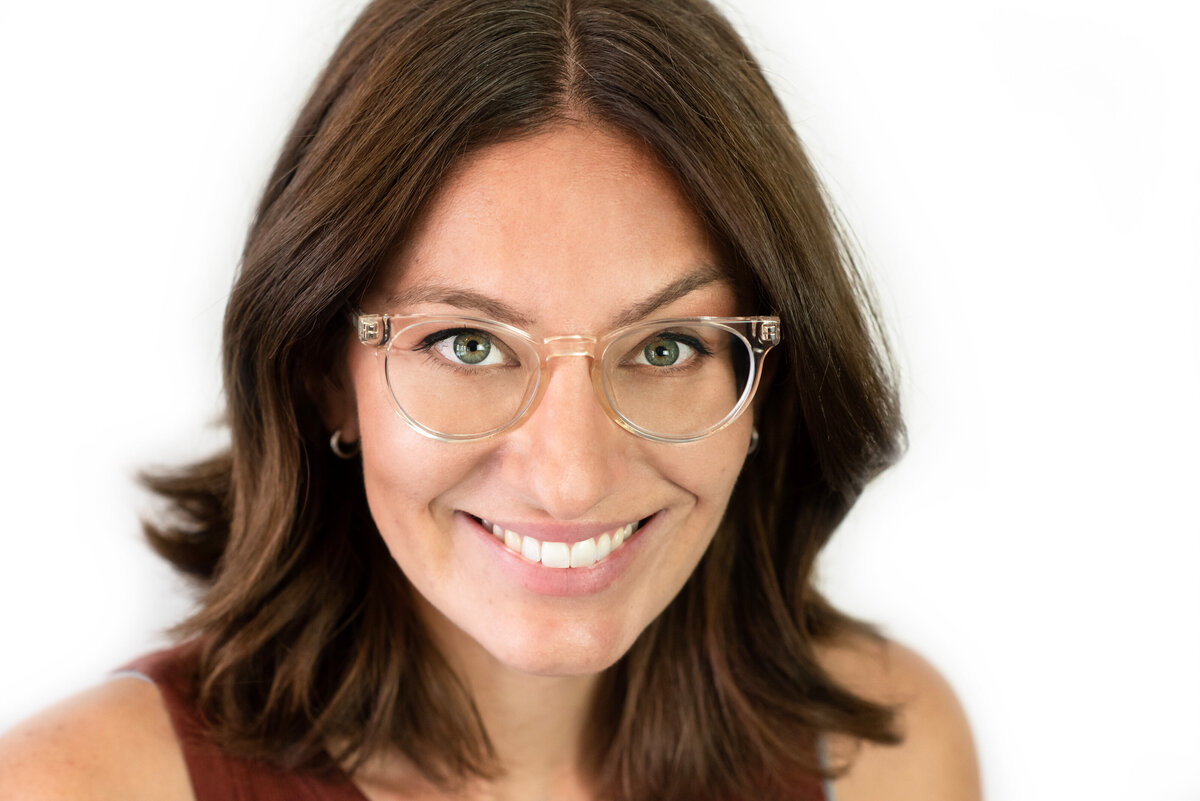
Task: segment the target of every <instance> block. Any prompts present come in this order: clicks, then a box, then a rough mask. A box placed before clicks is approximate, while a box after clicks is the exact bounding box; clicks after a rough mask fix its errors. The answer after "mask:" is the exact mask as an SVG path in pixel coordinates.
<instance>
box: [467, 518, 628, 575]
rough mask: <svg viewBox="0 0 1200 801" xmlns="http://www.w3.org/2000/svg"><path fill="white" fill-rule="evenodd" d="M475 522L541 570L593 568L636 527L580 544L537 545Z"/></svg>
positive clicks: (547, 543)
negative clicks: (537, 565)
mask: <svg viewBox="0 0 1200 801" xmlns="http://www.w3.org/2000/svg"><path fill="white" fill-rule="evenodd" d="M479 522H480V525H482V526H483V527H484V528H485V529H488V530H490V531H491V532H492V535H493V536H494V537H495V538H496V539H498V540H500V541H501V542H503V543H504V547H506V548H508V549H509V550H510V551H512V552H513V553H517V554H520V555H521V556H523V557H525V558H526V559H528V560H529V561H531V562H540V563H541V564H542V565H543V566H544V567H552V568H560V569H561V568H568V567H589V566H591V565H594V564H595V563H596V562H599V561H601V560H602V559H604V558H605V557H607V556H609V555H610V554H611V553H612V552H613V551H615V550H617V549H618V548H620V547H621V546H622V545H624V544H625V540H627V539H629V538H630V537H631V536H633V533H634V532H635V531H637V523H629V524H627V525H624V526H620V527H619V528H616V529H614V530H612V531H606V532H605V533H603V534H601V535H600V536H599V537H592V538H590V539H586V540H583V541H581V542H575V543H567V542H541V541H540V540H538V539H537V538H536V537H530V536H529V535H524V536H522V535H521V534H518V533H517V532H515V531H510V530H509V529H506V528H501V527H500V526H498V525H496V524H495V523H489V522H488V521H487V520H482V519H481V520H480V521H479Z"/></svg>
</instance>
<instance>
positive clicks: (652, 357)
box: [354, 314, 780, 442]
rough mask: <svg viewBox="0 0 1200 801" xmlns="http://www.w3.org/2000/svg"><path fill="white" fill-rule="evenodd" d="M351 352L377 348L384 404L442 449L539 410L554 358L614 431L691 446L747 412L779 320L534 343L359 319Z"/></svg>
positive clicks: (648, 324)
mask: <svg viewBox="0 0 1200 801" xmlns="http://www.w3.org/2000/svg"><path fill="white" fill-rule="evenodd" d="M354 321H355V324H356V328H357V330H358V338H359V341H360V342H362V343H363V344H364V345H373V346H376V347H380V348H383V349H384V350H385V354H384V362H383V364H384V373H385V376H386V378H387V385H388V389H389V390H390V391H391V396H392V404H393V406H395V409H396V411H397V412H398V413H399V414H400V416H401V417H402V418H404V420H405V421H406V422H407V423H408V424H409V425H410V426H412V427H413V428H414V429H416V430H417V431H418V432H420V433H422V434H424V435H425V436H427V437H431V438H433V439H437V440H441V441H444V442H463V441H472V440H481V439H486V438H488V437H494V436H496V435H497V434H500V433H502V432H504V431H507V430H508V429H510V428H513V427H514V426H516V425H518V424H519V423H520V422H521V421H522V420H524V419H525V418H526V417H527V416H528V415H529V414H531V413H532V412H533V410H534V409H535V408H537V404H538V401H539V400H540V399H541V396H542V394H543V393H544V392H545V389H546V385H547V383H548V380H549V373H548V367H549V362H550V360H551V359H555V358H560V357H566V356H585V357H588V358H590V359H591V360H592V367H591V377H592V386H593V388H594V389H595V391H596V396H597V397H598V398H599V400H600V404H601V406H603V407H604V410H605V412H607V414H608V416H609V417H610V418H612V420H613V421H614V422H616V423H617V425H619V426H621V427H622V428H624V429H626V430H628V431H630V432H632V433H634V434H637V435H639V436H642V437H645V438H646V439H649V440H653V441H655V442H694V441H695V440H699V439H703V438H704V437H707V436H709V435H711V434H714V433H716V432H717V431H720V430H721V429H722V428H724V427H726V426H728V425H729V424H730V423H732V422H733V421H734V420H736V419H737V418H738V416H739V415H740V414H741V413H742V412H744V411H745V410H746V408H747V407H748V406H749V405H750V401H751V399H752V398H753V397H754V391H755V389H757V387H758V381H759V376H760V375H761V372H762V362H763V357H764V356H766V354H767V351H769V350H770V349H771V348H773V347H774V346H775V345H776V344H778V343H779V336H780V326H779V318H778V317H678V318H670V319H663V320H650V321H645V322H639V323H634V324H633V325H627V326H623V327H621V328H618V329H616V330H615V331H610V332H609V333H607V334H604V335H603V336H600V337H589V336H580V335H568V336H553V337H546V338H544V339H535V338H533V337H532V336H530V335H529V334H528V333H526V332H525V331H522V330H521V329H519V328H515V327H513V326H511V325H507V324H505V323H500V322H495V321H493V320H482V319H478V318H475V317H454V316H437V315H428V314H399V315H395V314H358V315H356V316H355V317H354Z"/></svg>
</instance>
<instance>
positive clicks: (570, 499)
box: [504, 356, 634, 520]
mask: <svg viewBox="0 0 1200 801" xmlns="http://www.w3.org/2000/svg"><path fill="white" fill-rule="evenodd" d="M545 380H546V381H547V384H546V388H545V391H544V392H543V394H542V396H541V400H540V401H539V403H538V406H537V408H536V409H534V410H533V412H532V413H531V414H530V415H529V417H528V418H527V419H526V420H525V421H524V423H523V424H522V425H521V426H520V427H519V428H517V429H516V430H515V431H513V432H511V433H510V434H509V437H511V445H510V448H509V449H508V453H507V456H506V460H505V465H504V471H505V473H506V476H505V477H506V479H507V481H509V482H511V483H510V486H512V487H513V488H514V490H515V491H516V492H518V493H519V494H521V495H522V496H523V497H524V500H525V501H526V502H527V503H529V504H531V505H532V506H534V507H535V508H538V509H540V510H541V511H544V512H545V513H546V514H547V515H549V516H550V517H553V518H555V519H557V520H578V519H583V518H586V517H588V516H589V513H591V512H593V510H596V509H597V507H598V506H599V505H600V504H601V502H602V501H604V499H605V498H608V497H610V496H611V495H612V494H613V492H614V491H615V490H616V488H617V487H618V486H619V484H620V482H621V480H622V478H623V476H624V475H625V474H626V467H627V453H628V449H629V448H630V447H631V441H632V440H633V439H634V438H633V437H632V436H630V435H629V434H628V433H626V432H625V431H624V430H622V429H621V428H620V427H619V426H618V425H617V424H616V423H614V422H613V421H612V420H611V419H610V418H609V417H608V415H607V414H606V413H605V410H604V408H603V407H602V406H601V405H600V401H599V399H598V398H597V397H596V393H595V391H594V390H593V388H592V380H591V359H590V358H580V357H575V356H572V357H567V358H552V359H549V360H548V369H547V375H546V378H545ZM608 513H609V512H608V511H607V510H602V511H599V512H598V514H601V515H603V514H608Z"/></svg>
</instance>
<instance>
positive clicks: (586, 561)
mask: <svg viewBox="0 0 1200 801" xmlns="http://www.w3.org/2000/svg"><path fill="white" fill-rule="evenodd" d="M595 561H596V540H594V539H590V538H589V539H586V540H582V541H581V542H577V543H575V544H574V545H572V546H571V567H588V566H589V565H592V564H594V563H595Z"/></svg>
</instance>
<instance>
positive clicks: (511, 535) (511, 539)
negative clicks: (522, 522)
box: [504, 529, 521, 553]
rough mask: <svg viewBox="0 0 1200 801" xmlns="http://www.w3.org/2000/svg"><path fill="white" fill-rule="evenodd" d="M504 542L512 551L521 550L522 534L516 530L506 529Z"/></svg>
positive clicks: (518, 551)
mask: <svg viewBox="0 0 1200 801" xmlns="http://www.w3.org/2000/svg"><path fill="white" fill-rule="evenodd" d="M504 544H505V545H507V546H508V549H509V550H510V551H516V552H517V553H520V552H521V535H520V534H518V533H517V532H515V531H509V530H508V529H505V530H504Z"/></svg>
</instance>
